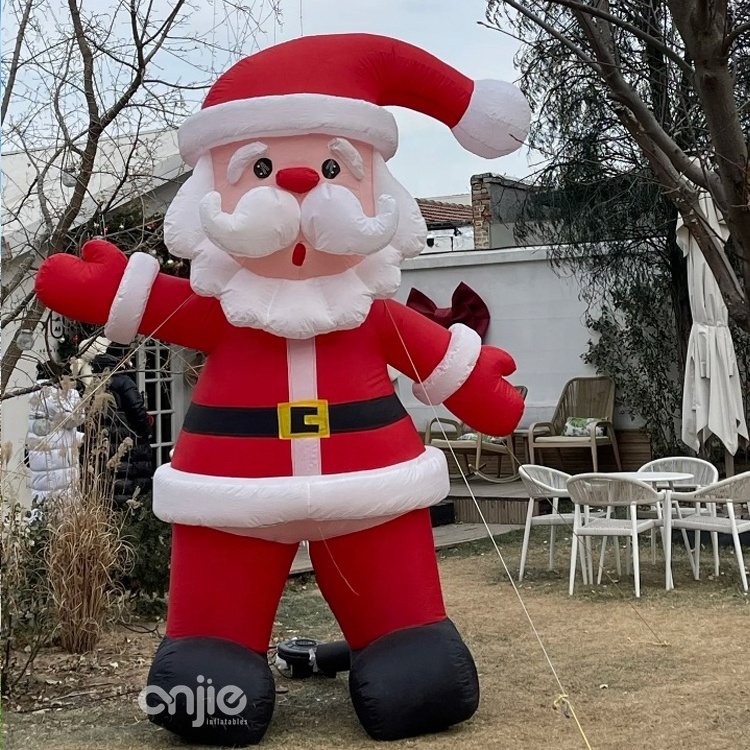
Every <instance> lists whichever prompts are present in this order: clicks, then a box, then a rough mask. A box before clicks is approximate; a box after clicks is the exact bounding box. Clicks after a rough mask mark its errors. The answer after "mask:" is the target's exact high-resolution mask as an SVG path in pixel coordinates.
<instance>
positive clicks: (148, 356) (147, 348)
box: [136, 339, 176, 466]
mask: <svg viewBox="0 0 750 750" xmlns="http://www.w3.org/2000/svg"><path fill="white" fill-rule="evenodd" d="M171 354H172V353H171V350H170V348H169V346H168V345H167V344H163V343H162V342H160V341H155V340H153V339H152V340H150V341H147V342H146V343H145V344H143V345H142V346H141V347H139V349H138V354H137V356H136V364H137V374H138V388H139V390H140V391H141V392H142V393H143V396H144V398H145V399H146V408H147V409H148V413H149V414H150V415H151V416H152V417H153V418H154V440H153V442H152V446H153V448H154V456H155V458H156V465H157V466H161V465H162V464H165V463H169V452H170V451H171V450H172V448H174V443H175V437H176V429H175V411H174V403H175V373H174V371H173V367H172V356H171Z"/></svg>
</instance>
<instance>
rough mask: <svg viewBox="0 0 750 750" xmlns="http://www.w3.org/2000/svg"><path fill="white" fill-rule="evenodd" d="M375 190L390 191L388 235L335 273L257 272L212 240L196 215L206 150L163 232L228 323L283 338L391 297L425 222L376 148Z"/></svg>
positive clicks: (199, 290) (323, 327) (208, 169)
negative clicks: (392, 207)
mask: <svg viewBox="0 0 750 750" xmlns="http://www.w3.org/2000/svg"><path fill="white" fill-rule="evenodd" d="M373 170H374V176H375V194H376V196H380V195H391V196H393V198H395V200H396V202H397V204H398V209H399V224H398V228H397V229H396V232H395V235H394V236H393V238H392V240H391V243H390V244H388V245H386V246H385V247H384V248H383V249H382V250H379V251H377V252H374V253H372V254H370V255H368V256H367V257H365V258H364V259H363V260H362V261H360V262H359V263H358V264H357V265H355V266H352V267H351V268H349V269H347V270H346V271H344V272H343V273H339V274H337V275H334V276H316V277H312V278H308V279H278V278H269V277H266V276H259V275H258V274H255V273H253V272H252V271H250V270H248V269H247V268H245V267H243V266H242V265H240V264H239V263H238V262H237V261H235V260H234V258H232V257H231V256H230V255H228V254H227V253H225V252H224V251H223V250H221V249H220V248H219V247H217V246H216V245H215V244H214V243H212V242H211V241H210V240H209V239H208V238H207V237H206V235H205V232H204V231H203V229H202V227H201V224H200V219H199V218H198V205H199V203H200V201H201V199H202V198H203V196H204V195H206V193H208V192H210V191H211V190H213V168H212V165H211V158H210V156H204V157H202V158H201V159H200V160H199V162H198V163H197V164H196V167H195V170H194V172H193V175H192V176H191V177H190V178H189V179H188V180H187V182H186V183H185V184H184V185H183V186H182V187H181V188H180V190H179V192H178V193H177V195H176V196H175V198H174V200H173V201H172V203H171V205H170V207H169V210H168V211H167V214H166V216H165V219H164V240H165V243H166V245H167V247H168V248H169V251H170V252H171V253H172V254H173V255H176V256H179V257H184V258H190V259H191V261H192V263H191V271H190V285H191V286H192V288H193V290H194V291H195V292H196V294H200V295H202V296H206V297H216V298H217V299H218V300H219V301H220V303H221V307H222V310H223V312H224V314H225V315H226V317H227V320H228V321H229V322H230V323H232V324H233V325H235V326H239V327H247V328H258V329H260V330H263V331H267V332H268V333H272V334H274V335H277V336H283V337H284V338H292V339H305V338H310V337H312V336H317V335H320V334H323V333H330V332H331V331H336V330H347V329H351V328H356V327H357V326H359V325H361V323H362V322H363V321H364V320H365V318H366V317H367V315H368V313H369V311H370V308H371V306H372V303H373V300H375V299H386V298H388V297H391V296H392V295H393V294H394V293H395V292H396V290H397V289H398V287H399V285H400V283H401V270H400V266H401V262H402V261H403V259H404V258H407V257H414V256H415V255H418V254H419V253H420V252H421V250H422V248H423V247H424V243H425V235H426V227H425V223H424V219H423V218H422V215H421V213H420V212H419V207H418V206H417V203H416V201H415V200H414V199H413V198H412V197H411V196H410V195H409V194H408V193H407V192H406V190H405V189H404V188H403V187H402V186H401V185H400V184H399V183H398V182H397V181H396V180H395V178H393V176H392V175H391V174H390V172H389V171H388V169H387V167H386V166H385V162H384V161H383V158H382V157H381V156H380V155H379V154H377V153H376V154H375V159H374V164H373Z"/></svg>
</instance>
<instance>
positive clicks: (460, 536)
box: [291, 523, 522, 575]
mask: <svg viewBox="0 0 750 750" xmlns="http://www.w3.org/2000/svg"><path fill="white" fill-rule="evenodd" d="M489 528H490V531H491V532H492V534H493V536H495V535H497V534H507V533H508V532H509V531H515V530H516V529H520V528H522V527H521V526H515V525H511V524H492V523H491V524H489ZM432 534H433V536H434V538H435V549H441V548H443V547H454V546H455V545H457V544H461V543H463V542H475V541H477V540H478V539H485V538H486V537H487V529H486V528H485V527H484V524H481V523H451V524H446V525H445V526H436V527H435V528H433V530H432ZM311 571H312V565H311V564H310V557H309V556H308V554H307V548H306V547H304V546H302V545H300V548H299V550H298V551H297V556H296V557H295V558H294V563H293V564H292V570H291V575H299V574H300V573H310V572H311Z"/></svg>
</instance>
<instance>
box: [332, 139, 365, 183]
mask: <svg viewBox="0 0 750 750" xmlns="http://www.w3.org/2000/svg"><path fill="white" fill-rule="evenodd" d="M328 150H329V151H330V152H331V153H332V154H333V155H334V156H336V157H338V158H339V159H341V161H343V162H344V164H346V166H347V167H349V171H350V172H351V173H352V174H353V175H354V176H355V177H356V178H357V179H358V180H362V179H364V176H365V168H364V165H363V163H362V156H361V155H360V153H359V151H357V149H356V148H354V146H352V144H351V143H349V141H347V140H346V138H332V139H331V140H330V141H328Z"/></svg>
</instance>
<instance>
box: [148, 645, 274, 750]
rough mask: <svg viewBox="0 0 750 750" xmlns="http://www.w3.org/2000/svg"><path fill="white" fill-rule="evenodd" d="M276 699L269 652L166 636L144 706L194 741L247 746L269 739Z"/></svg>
mask: <svg viewBox="0 0 750 750" xmlns="http://www.w3.org/2000/svg"><path fill="white" fill-rule="evenodd" d="M275 698H276V691H275V686H274V681H273V676H272V674H271V670H270V668H269V666H268V661H267V659H266V656H265V655H264V654H258V653H257V652H255V651H251V650H250V649H249V648H245V646H241V645H239V644H238V643H234V642H232V641H227V640H223V639H220V638H197V637H196V638H175V639H172V638H165V639H164V640H163V641H162V643H161V645H160V646H159V649H158V650H157V652H156V656H155V658H154V663H153V664H152V665H151V670H150V671H149V674H148V686H147V688H146V690H145V691H144V693H142V694H141V700H140V704H141V708H143V709H144V710H145V711H146V712H147V713H148V714H149V719H150V720H151V721H153V722H154V724H158V725H159V726H162V727H164V728H165V729H168V730H169V731H170V732H174V733H175V734H177V735H179V736H180V737H182V738H183V739H185V740H188V741H189V742H199V743H201V744H204V745H225V746H229V747H244V746H246V745H254V744H256V743H258V742H260V740H261V739H262V738H263V735H264V734H265V733H266V729H268V725H269V724H270V722H271V716H272V714H273V707H274V701H275Z"/></svg>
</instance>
